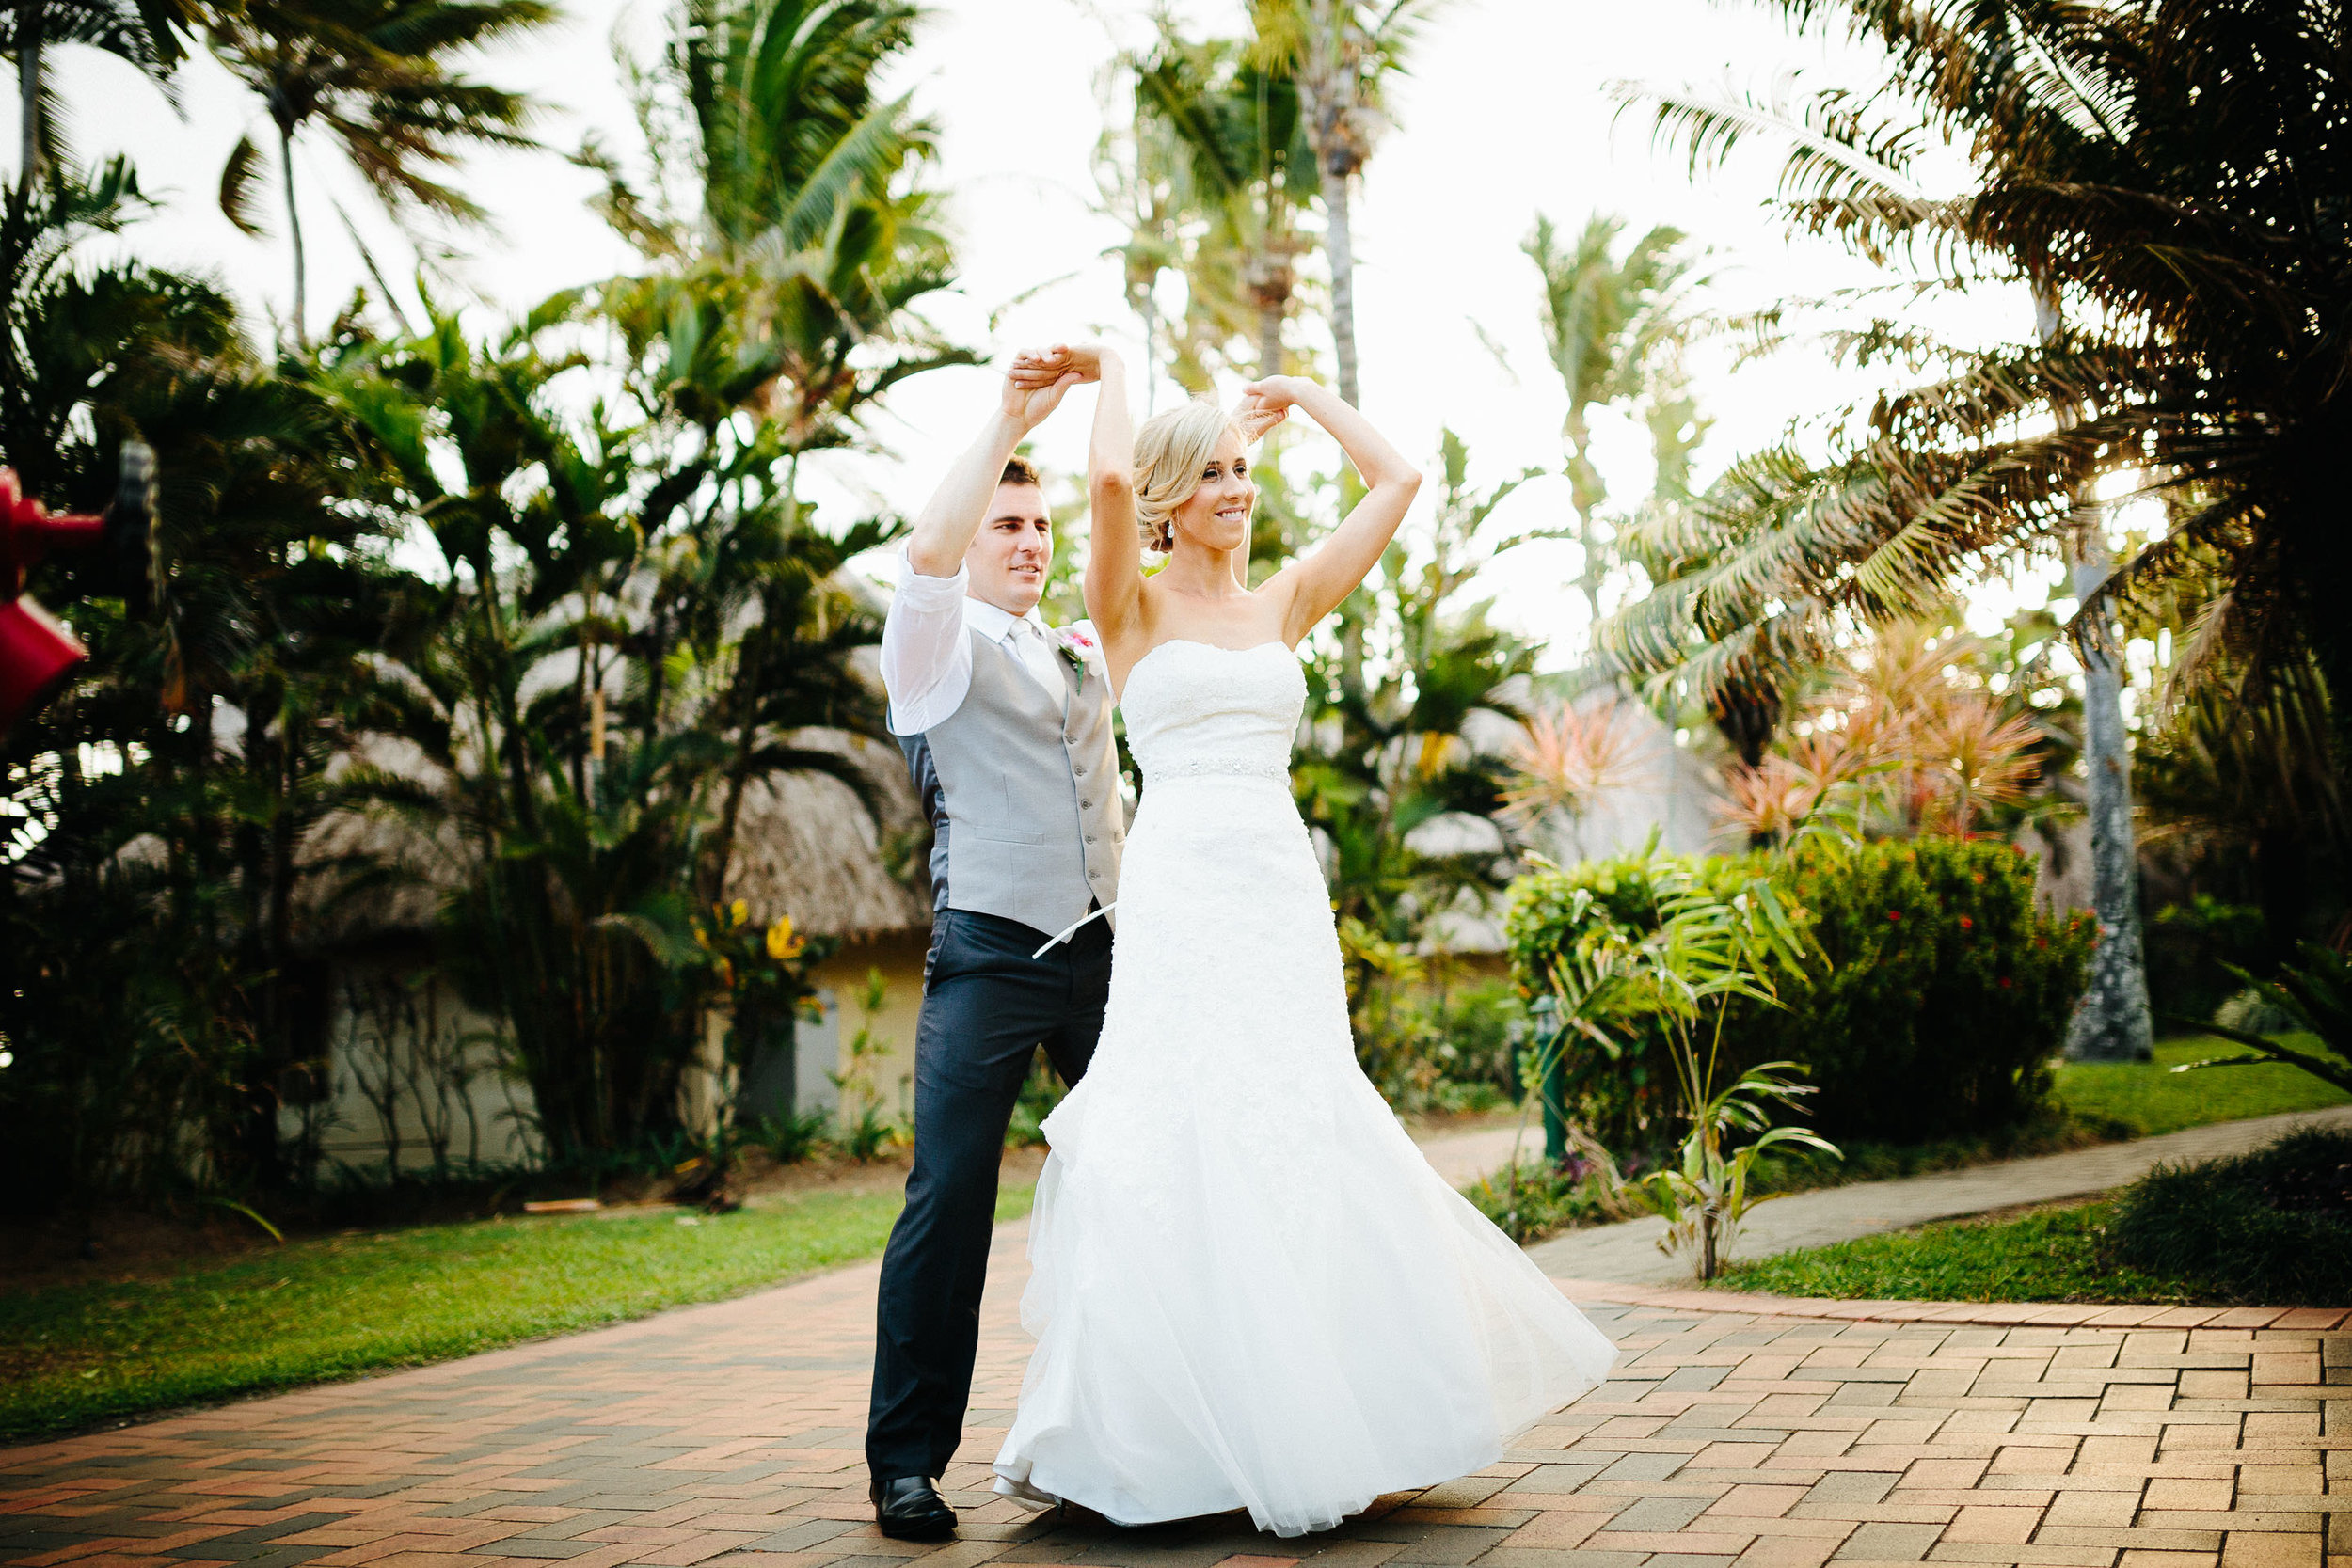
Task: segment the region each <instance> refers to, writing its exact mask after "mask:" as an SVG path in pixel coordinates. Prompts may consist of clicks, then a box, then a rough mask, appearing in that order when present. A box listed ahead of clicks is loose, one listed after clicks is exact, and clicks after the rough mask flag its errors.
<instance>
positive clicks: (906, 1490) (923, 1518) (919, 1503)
mask: <svg viewBox="0 0 2352 1568" xmlns="http://www.w3.org/2000/svg"><path fill="white" fill-rule="evenodd" d="M867 1496H869V1497H872V1498H873V1499H874V1523H875V1524H877V1525H879V1526H881V1527H882V1533H883V1534H884V1535H887V1536H889V1537H890V1538H891V1539H892V1540H894V1541H945V1540H946V1539H947V1537H949V1536H951V1535H953V1534H955V1533H956V1511H955V1510H954V1509H952V1508H949V1507H948V1506H947V1504H946V1499H944V1498H942V1497H940V1495H939V1493H938V1491H937V1490H936V1489H934V1488H933V1487H932V1485H931V1478H930V1477H929V1476H900V1477H899V1478H898V1480H896V1481H876V1482H874V1484H873V1485H872V1486H871V1487H870V1488H868V1489H867Z"/></svg>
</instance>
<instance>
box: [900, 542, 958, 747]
mask: <svg viewBox="0 0 2352 1568" xmlns="http://www.w3.org/2000/svg"><path fill="white" fill-rule="evenodd" d="M968 586H969V578H968V575H967V574H966V573H965V571H964V569H963V568H962V567H961V565H959V566H958V567H957V568H956V575H955V576H953V577H950V578H927V577H925V576H924V575H923V574H922V573H920V572H918V571H916V570H915V569H914V562H911V561H909V560H908V559H907V557H906V552H905V551H904V550H900V551H899V552H898V595H897V597H895V598H893V599H892V600H891V601H890V613H889V614H888V615H887V616H886V617H884V618H883V621H882V689H884V690H886V691H888V692H889V693H890V730H891V733H892V734H893V735H920V734H922V733H923V732H924V731H925V730H928V729H930V728H931V727H932V726H933V725H935V724H939V723H943V722H945V721H946V719H947V717H948V716H949V715H950V714H952V713H954V712H955V711H956V709H958V708H960V707H961V706H962V705H963V698H964V693H966V692H967V691H969V690H971V689H972V640H971V639H970V638H968V637H966V636H965V635H964V630H963V596H964V590H965V589H966V588H967V587H968Z"/></svg>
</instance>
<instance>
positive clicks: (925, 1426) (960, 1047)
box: [866, 910, 1111, 1481]
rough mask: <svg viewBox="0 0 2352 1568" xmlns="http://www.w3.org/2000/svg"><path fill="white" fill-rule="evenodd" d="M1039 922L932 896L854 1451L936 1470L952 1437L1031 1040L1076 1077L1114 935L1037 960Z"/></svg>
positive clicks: (870, 1460)
mask: <svg viewBox="0 0 2352 1568" xmlns="http://www.w3.org/2000/svg"><path fill="white" fill-rule="evenodd" d="M1047 935H1048V933H1047V932H1043V931H1038V930H1033V929H1031V928H1030V927H1026V926H1024V925H1022V924H1021V923H1020V922H1019V921H1016V920H1006V919H1003V918H1000V917H999V916H996V915H992V914H976V913H973V912H971V911H966V910H942V911H939V918H938V922H937V925H936V926H935V927H934V928H933V930H932V933H931V951H930V958H929V959H928V960H927V962H926V966H925V968H926V974H927V976H928V978H927V981H926V984H925V986H924V989H923V1011H922V1014H921V1017H920V1019H919V1020H918V1021H917V1022H916V1024H915V1031H914V1170H913V1171H912V1172H910V1173H909V1175H908V1177H907V1203H906V1208H905V1210H904V1211H902V1212H900V1213H899V1215H898V1224H896V1225H895V1226H893V1227H891V1229H890V1245H889V1247H888V1248H887V1249H886V1250H885V1251H884V1252H883V1253H882V1292H881V1301H880V1304H879V1309H878V1311H877V1314H876V1316H877V1324H876V1333H875V1337H874V1393H873V1402H872V1405H871V1407H870V1410H869V1412H868V1414H867V1418H866V1465H867V1467H868V1468H870V1469H871V1470H872V1472H873V1474H874V1479H876V1480H877V1481H895V1480H897V1479H898V1478H899V1477H901V1476H933V1477H936V1476H938V1475H940V1474H942V1473H943V1472H945V1471H946V1468H947V1462H948V1460H949V1459H950V1458H952V1457H953V1456H954V1454H955V1451H956V1445H957V1443H958V1442H960V1441H961V1438H962V1435H963V1412H964V1407H965V1405H966V1404H967V1403H969V1402H970V1401H971V1397H972V1362H973V1358H974V1357H975V1356H976V1355H977V1354H978V1350H979V1336H980V1288H981V1286H982V1285H983V1284H985V1283H986V1282H987V1278H988V1243H989V1233H990V1231H991V1230H992V1229H993V1227H994V1224H995V1218H996V1167H997V1164H998V1163H999V1162H1000V1161H1001V1160H1002V1159H1003V1157H1004V1148H1005V1129H1006V1127H1007V1126H1008V1125H1009V1123H1010V1122H1011V1120H1012V1108H1013V1104H1014V1102H1015V1101H1017V1100H1018V1099H1019V1098H1020V1095H1021V1084H1022V1080H1024V1079H1025V1078H1026V1077H1027V1076H1028V1073H1029V1064H1030V1062H1031V1061H1032V1060H1034V1059H1035V1056H1036V1053H1037V1048H1038V1047H1039V1046H1040V1045H1042V1046H1044V1047H1045V1053H1046V1055H1047V1056H1048V1057H1050V1058H1051V1059H1052V1061H1053V1064H1054V1069H1055V1070H1056V1071H1057V1072H1058V1073H1060V1074H1061V1077H1062V1081H1063V1082H1064V1083H1067V1084H1074V1083H1076V1082H1077V1081H1078V1079H1079V1077H1080V1075H1082V1074H1083V1073H1084V1072H1085V1071H1086V1069H1087V1062H1088V1060H1089V1058H1090V1057H1091V1056H1092V1055H1093V1054H1094V1042H1095V1038H1096V1037H1097V1036H1099V1035H1101V1034H1102V1032H1103V1002H1104V997H1105V996H1107V995H1108V994H1109V991H1110V981H1111V936H1110V932H1109V930H1108V929H1106V928H1105V923H1104V922H1103V921H1100V920H1097V921H1094V922H1091V923H1090V924H1089V925H1087V926H1085V927H1082V928H1080V930H1079V931H1078V933H1077V934H1076V935H1075V936H1073V938H1071V940H1070V941H1068V942H1063V943H1062V944H1061V945H1059V946H1057V947H1056V948H1054V949H1053V950H1052V951H1050V952H1048V953H1047V954H1046V955H1045V956H1044V957H1043V958H1031V957H1030V956H1029V955H1030V954H1032V953H1034V952H1036V951H1037V949H1038V947H1039V946H1040V945H1041V943H1042V942H1044V941H1045V939H1046V937H1047Z"/></svg>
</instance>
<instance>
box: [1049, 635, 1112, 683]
mask: <svg viewBox="0 0 2352 1568" xmlns="http://www.w3.org/2000/svg"><path fill="white" fill-rule="evenodd" d="M1054 646H1055V647H1057V648H1058V649H1060V650H1061V657H1064V658H1066V659H1068V660H1069V661H1070V662H1071V665H1072V666H1073V668H1074V669H1076V671H1077V672H1078V673H1080V674H1082V675H1083V674H1085V673H1086V670H1087V660H1088V659H1089V657H1093V656H1095V655H1097V654H1099V653H1100V652H1101V651H1102V650H1101V649H1100V648H1098V647H1097V646H1096V645H1095V641H1094V639H1093V638H1092V637H1090V636H1089V635H1088V634H1087V633H1085V632H1083V631H1080V630H1079V629H1078V628H1077V627H1075V626H1064V627H1062V628H1061V629H1060V630H1058V631H1057V632H1055V633H1054Z"/></svg>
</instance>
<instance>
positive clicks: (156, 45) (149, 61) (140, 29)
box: [0, 0, 186, 200]
mask: <svg viewBox="0 0 2352 1568" xmlns="http://www.w3.org/2000/svg"><path fill="white" fill-rule="evenodd" d="M185 24H186V13H185V7H184V6H183V3H182V0H9V4H8V6H7V7H6V8H4V9H0V54H4V55H9V56H10V57H12V58H13V59H14V60H15V61H16V90H17V113H18V116H19V119H18V126H19V130H18V135H17V156H18V164H17V170H16V192H17V198H18V199H19V200H23V199H24V198H25V196H26V195H27V194H28V193H29V192H30V191H31V190H32V188H33V182H34V181H35V180H37V179H39V178H40V171H41V169H42V168H43V167H44V166H47V165H50V164H53V163H56V162H60V161H62V160H61V152H62V146H63V140H64V138H63V137H62V136H61V135H59V130H60V115H59V112H58V104H57V103H56V95H55V94H54V93H52V92H51V91H50V89H49V79H48V76H47V74H46V73H45V72H44V71H42V69H41V61H42V55H43V54H44V52H45V51H46V50H47V49H48V48H49V46H50V45H52V44H59V43H75V44H82V45H84V46H86V47H88V48H93V49H103V50H104V51H105V52H106V53H107V54H109V55H114V56H115V57H116V58H117V59H120V60H127V61H129V62H130V63H131V64H132V65H133V66H135V67H136V68H137V69H138V70H139V71H141V72H143V73H144V74H146V75H147V76H148V77H149V78H150V79H151V80H152V81H155V82H157V83H162V84H168V83H169V80H170V77H171V72H172V71H173V69H174V68H175V67H177V66H178V65H179V63H180V60H181V57H182V56H183V55H184V54H185V53H186V49H185V47H184V46H183V44H182V42H181V40H180V33H181V30H182V29H183V27H184V26H185Z"/></svg>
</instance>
